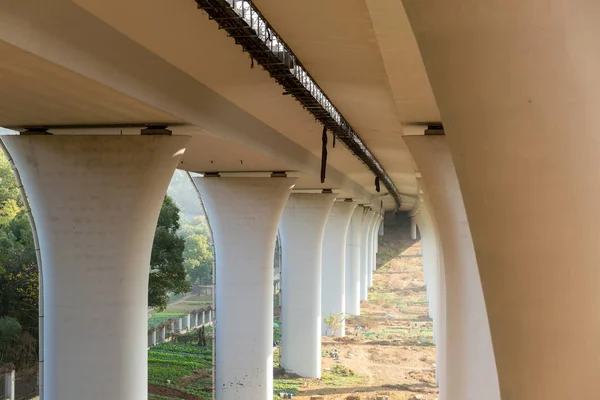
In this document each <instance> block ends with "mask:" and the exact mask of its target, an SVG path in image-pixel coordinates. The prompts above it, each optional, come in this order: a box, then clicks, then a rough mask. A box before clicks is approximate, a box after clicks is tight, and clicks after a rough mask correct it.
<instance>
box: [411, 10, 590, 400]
mask: <svg viewBox="0 0 600 400" xmlns="http://www.w3.org/2000/svg"><path fill="white" fill-rule="evenodd" d="M434 3H435V4H434ZM451 3H452V4H451ZM405 4H408V5H409V6H410V8H409V9H410V13H409V14H410V16H411V22H412V24H413V27H414V28H415V31H416V33H417V39H418V41H419V45H420V48H421V52H422V53H423V55H424V61H425V64H426V66H427V69H428V72H429V78H430V81H431V84H432V86H433V89H434V91H435V95H436V96H435V97H436V100H437V104H438V106H439V107H440V111H441V113H442V115H443V116H444V117H443V119H444V127H445V130H446V132H447V135H448V140H449V142H450V147H451V150H452V155H453V157H454V162H455V164H456V170H457V174H458V178H459V181H460V186H461V190H462V194H463V197H464V201H465V207H466V211H467V215H468V218H469V225H470V228H471V232H472V235H473V242H474V245H475V250H476V253H477V260H478V264H479V271H480V274H481V280H482V284H483V291H484V296H485V300H486V305H487V310H488V315H489V319H490V327H491V332H492V338H493V343H494V348H495V354H496V362H497V365H498V373H499V379H500V386H501V393H502V398H503V399H505V400H506V399H510V400H524V399H532V398H535V399H544V400H559V399H565V398H572V399H577V398H585V397H589V396H590V393H597V392H598V386H599V385H598V376H600V362H599V360H598V355H599V354H600V341H599V340H598V338H599V337H600V320H599V315H598V304H600V291H599V290H598V282H600V268H599V265H600V252H599V251H598V243H599V242H600V213H599V212H598V205H599V204H600V180H599V179H598V171H599V170H600V157H599V153H598V149H599V147H598V140H599V132H598V123H597V107H598V104H600V90H599V83H600V81H599V80H598V74H597V71H598V70H599V68H600V58H599V57H598V55H599V53H598V52H597V51H596V50H595V49H596V45H597V38H598V35H599V34H600V25H598V23H597V15H598V3H597V2H594V1H579V2H569V1H557V2H552V3H551V5H550V3H547V2H536V1H534V2H523V1H516V0H507V1H502V2H490V3H487V4H486V7H485V10H483V9H481V8H478V7H479V5H481V4H482V3H477V2H475V1H463V0H459V1H456V2H454V1H453V2H422V1H418V0H415V1H412V0H411V1H408V2H405ZM466 10H472V11H470V12H466ZM475 14H476V15H475ZM507 27H510V29H507ZM558 43H560V45H556V44H558ZM592 49H594V50H592ZM466 58H468V59H469V62H466V63H465V62H464V61H465V59H466ZM574 328H575V329H576V334H572V340H569V339H565V338H569V336H570V332H572V331H573V329H574ZM532 332H538V334H535V333H534V334H532Z"/></svg>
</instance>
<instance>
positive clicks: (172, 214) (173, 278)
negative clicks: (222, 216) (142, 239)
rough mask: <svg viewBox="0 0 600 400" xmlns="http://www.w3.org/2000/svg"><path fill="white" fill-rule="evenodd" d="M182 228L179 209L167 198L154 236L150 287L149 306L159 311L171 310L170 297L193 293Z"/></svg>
mask: <svg viewBox="0 0 600 400" xmlns="http://www.w3.org/2000/svg"><path fill="white" fill-rule="evenodd" d="M178 229H179V208H178V207H177V205H176V204H175V202H174V201H173V199H172V198H171V197H169V196H165V200H164V201H163V204H162V207H161V209H160V214H159V217H158V224H157V226H156V233H155V234H154V243H153V245H152V255H151V257H150V281H149V285H148V305H149V306H150V307H155V308H156V309H158V310H163V309H165V308H166V307H167V305H168V302H169V295H170V294H179V293H186V292H189V291H190V290H191V285H190V283H189V281H188V280H187V279H186V270H185V266H184V263H183V251H184V248H185V240H184V239H183V238H182V237H181V236H179V235H178V234H177V230H178Z"/></svg>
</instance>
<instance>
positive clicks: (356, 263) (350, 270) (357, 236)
mask: <svg viewBox="0 0 600 400" xmlns="http://www.w3.org/2000/svg"><path fill="white" fill-rule="evenodd" d="M364 218H365V209H364V207H360V206H359V207H356V208H355V209H354V213H353V214H352V218H351V219H350V225H349V226H348V232H347V233H346V314H347V315H360V248H361V230H362V226H363V221H364Z"/></svg>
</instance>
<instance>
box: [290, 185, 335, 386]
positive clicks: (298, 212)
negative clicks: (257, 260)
mask: <svg viewBox="0 0 600 400" xmlns="http://www.w3.org/2000/svg"><path fill="white" fill-rule="evenodd" d="M335 196H336V195H335V194H331V193H329V194H325V193H323V194H316V193H292V194H291V195H290V198H289V200H288V201H287V204H286V206H285V209H284V210H283V215H282V216H281V221H280V223H279V232H280V235H281V248H282V253H283V254H282V256H283V257H282V258H283V266H282V281H283V282H282V295H283V305H282V311H281V318H282V332H281V336H282V340H281V364H282V366H283V368H284V369H285V370H286V371H287V372H291V373H295V374H298V375H300V376H301V377H304V378H315V379H318V378H321V324H322V317H321V286H322V285H321V262H322V251H321V250H322V246H323V233H324V231H325V224H326V223H327V217H328V216H329V212H330V211H331V207H332V206H333V201H334V200H335Z"/></svg>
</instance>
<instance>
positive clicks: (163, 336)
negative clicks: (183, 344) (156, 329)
mask: <svg viewBox="0 0 600 400" xmlns="http://www.w3.org/2000/svg"><path fill="white" fill-rule="evenodd" d="M166 340H167V327H166V326H163V327H162V329H161V330H160V342H161V343H164V342H165V341H166Z"/></svg>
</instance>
